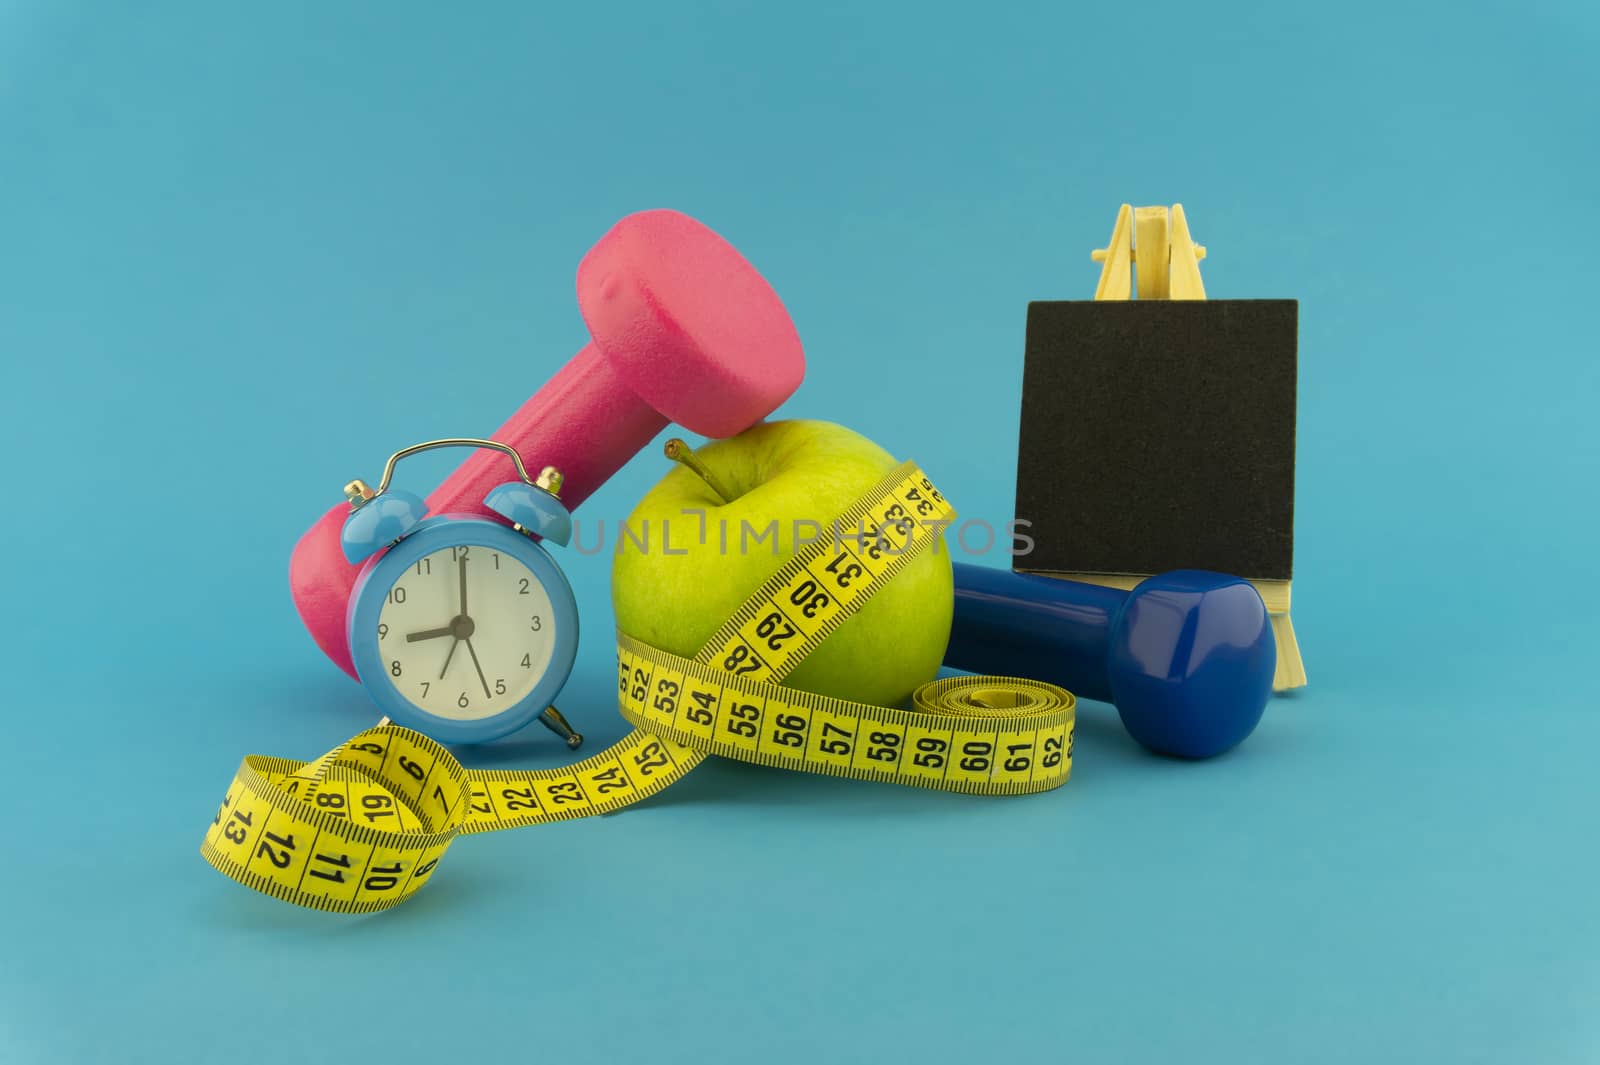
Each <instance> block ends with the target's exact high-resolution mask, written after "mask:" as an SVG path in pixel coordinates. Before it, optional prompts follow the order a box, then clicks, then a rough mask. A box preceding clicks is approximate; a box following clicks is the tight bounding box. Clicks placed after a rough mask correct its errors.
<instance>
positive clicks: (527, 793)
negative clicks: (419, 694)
mask: <svg viewBox="0 0 1600 1065" xmlns="http://www.w3.org/2000/svg"><path fill="white" fill-rule="evenodd" d="M954 516H955V511H954V509H953V508H951V506H950V504H949V503H948V502H947V501H946V500H945V498H944V496H943V495H941V494H940V493H939V491H938V490H937V489H936V488H935V487H934V486H933V483H932V482H931V481H929V480H928V478H927V477H926V476H924V475H923V473H922V471H921V470H920V469H918V468H917V467H916V466H915V465H913V464H911V463H905V464H903V465H901V466H900V467H898V468H897V469H895V470H894V471H892V472H891V473H890V474H889V475H888V476H886V477H885V478H884V479H883V480H882V481H881V482H879V483H878V485H877V486H875V487H874V488H873V489H872V491H870V492H868V493H867V494H866V495H865V496H863V497H862V498H861V499H859V500H857V501H856V502H855V503H854V504H853V505H852V506H851V507H850V509H848V510H846V511H845V512H844V514H842V515H841V516H840V517H839V518H838V519H836V521H835V523H834V526H833V528H835V529H851V530H860V531H861V533H860V534H859V535H857V536H856V538H855V539H854V540H853V541H852V540H850V539H844V538H838V539H836V540H835V541H834V542H829V541H826V540H817V541H814V542H812V543H810V544H808V545H807V546H806V547H805V549H804V550H802V551H801V552H799V553H798V554H796V555H795V556H793V557H792V558H790V559H789V561H788V562H786V563H785V564H784V565H783V566H782V567H781V568H780V569H779V570H778V571H777V572H776V573H775V574H773V575H772V577H770V578H769V579H768V580H767V581H766V582H765V583H764V584H762V586H761V587H760V588H759V589H757V590H756V591H755V592H754V593H753V594H752V595H751V596H750V598H749V599H747V600H746V601H745V603H744V604H743V605H742V606H741V607H740V608H739V609H738V610H737V611H735V612H734V614H733V616H732V617H730V618H729V619H728V620H727V621H726V622H725V623H724V624H723V626H722V627H721V628H720V629H718V630H717V632H716V634H715V635H713V636H712V638H711V639H710V640H708V641H707V642H706V645H705V646H704V647H703V648H701V650H700V653H699V654H697V655H696V656H695V657H694V658H693V659H687V658H682V657H680V656H678V655H674V654H669V653H668V652H666V651H662V650H660V649H658V648H654V647H650V646H648V645H646V644H643V643H640V642H639V641H638V640H635V639H632V638H631V637H629V636H626V635H624V634H622V633H618V635H617V700H618V704H619V707H620V709H621V711H622V716H623V717H625V718H627V719H628V721H630V722H631V723H632V724H633V725H634V726H636V727H635V731H633V732H631V733H629V734H628V735H627V736H626V737H624V738H623V739H622V740H621V741H620V742H618V743H617V744H615V745H614V746H612V747H610V748H607V749H606V750H604V751H602V752H600V753H599V754H597V755H595V756H594V757H592V758H587V759H585V760H584V761H582V762H578V763H577V764H575V765H571V766H566V767H564V768H561V769H547V770H536V771H531V770H489V771H480V770H468V769H465V768H463V767H462V765H461V763H459V762H458V761H456V759H455V758H454V757H452V756H451V754H450V752H449V751H447V750H445V749H444V748H443V747H441V746H440V745H439V744H437V743H435V742H434V741H433V740H430V739H429V738H428V737H426V736H424V735H422V734H421V733H419V732H415V731H413V730H411V729H408V728H403V727H401V726H399V725H381V726H379V727H377V728H371V729H367V730H366V731H364V732H361V733H358V734H356V735H355V736H352V737H351V738H350V739H349V740H347V741H346V742H345V743H343V744H342V745H340V746H339V747H337V748H335V749H334V750H332V751H329V752H328V753H327V754H325V755H323V756H322V757H321V758H318V759H317V760H316V761H314V762H298V761H292V760H289V759H283V758H266V757H262V756H260V755H251V756H249V757H247V758H245V760H244V763H243V764H242V765H241V766H240V767H239V771H238V773H236V774H235V775H234V778H233V784H232V785H231V786H230V787H229V788H228V792H227V796H226V797H225V798H224V799H223V801H222V807H221V808H220V809H219V810H218V811H217V816H216V817H215V819H213V821H212V823H211V827H210V828H209V829H208V830H207V831H206V837H205V842H204V843H203V844H202V845H201V847H200V853H201V854H202V855H203V856H204V857H205V859H206V861H208V862H210V863H211V864H212V865H213V866H215V867H216V868H217V869H219V870H220V871H221V872H222V873H224V874H225V875H227V876H229V877H231V878H233V879H234V880H237V881H238V882H239V883H241V884H244V885H246V886H247V887H252V888H255V889H256V890H257V891H261V892H264V893H266V894H268V895H272V896H274V897H275V898H279V899H283V900H285V901H287V902H292V903H295V904H297V905H300V906H308V907H311V908H313V909H319V910H333V911H337V912H340V913H371V912H374V911H377V910H383V909H388V908H389V907H391V906H394V905H396V904H397V903H400V902H403V901H405V899H407V898H408V897H410V896H411V894H412V893H414V892H415V891H416V890H417V889H418V888H420V887H422V886H423V885H424V884H426V883H427V882H428V881H429V879H431V878H432V876H433V873H434V871H435V869H437V867H438V864H439V860H440V859H441V858H442V857H443V856H444V853H445V851H446V850H447V849H448V848H449V846H450V843H451V841H452V840H453V839H454V838H455V837H456V836H458V835H463V834H467V833H472V832H490V831H494V830H496V829H502V828H516V827H519V826H521V825H532V824H539V823H541V822H545V821H558V820H567V819H571V818H577V817H588V816H591V815H593V814H601V813H608V812H610V811H613V810H620V809H622V808H623V807H625V806H629V805H631V804H633V803H636V802H638V801H639V800H641V799H644V798H646V797H648V796H650V795H654V794H655V793H656V792H658V791H660V790H662V789H663V788H665V787H667V786H668V785H669V784H671V783H673V782H674V781H676V780H678V779H679V778H680V777H682V776H683V775H684V774H686V773H688V772H689V770H691V769H693V768H694V767H695V766H696V765H698V764H699V763H700V761H701V760H702V759H703V758H705V757H706V756H707V755H710V754H719V755H722V756H723V757H726V758H737V759H739V760H740V761H745V762H757V763H759V764H761V765H769V766H778V767H781V768H784V769H801V770H807V771H810V772H814V773H827V774H830V775H833V776H843V777H854V778H856V779H859V780H882V781H889V782H893V783H898V784H909V785H912V786H915V787H924V788H938V789H942V790H945V791H960V792H969V793H972V794H979V795H1017V794H1023V793H1027V792H1037V791H1045V790H1048V789H1050V788H1054V787H1058V786H1059V785H1061V784H1063V783H1065V782H1066V780H1067V777H1068V775H1069V774H1070V773H1071V771H1072V735H1073V721H1074V700H1073V697H1072V695H1071V693H1069V692H1067V691H1064V690H1063V689H1061V688H1057V687H1055V686H1054V685H1050V684H1042V683H1039V682H1036V681H1030V680H1020V679H1015V678H1006V677H959V678H949V679H946V680H942V681H936V682H934V683H932V684H926V685H923V686H922V687H921V688H919V689H918V690H917V691H916V692H915V693H914V694H913V696H912V702H913V709H911V710H897V709H892V708H887V707H881V706H870V705H867V704H865V703H854V702H849V701H847V700H843V699H833V698H828V697H825V696H821V695H813V694H811V693H809V692H802V691H795V690H793V689H789V688H783V687H780V686H779V685H778V681H780V680H782V679H783V678H784V677H785V676H787V675H788V674H789V672H790V671H791V670H793V669H794V667H795V666H796V665H798V664H799V663H800V661H801V660H802V659H803V658H805V656H806V655H808V654H810V653H811V652H812V651H813V650H815V649H816V647H817V645H819V644H820V643H821V642H822V641H823V640H824V639H826V638H827V636H828V635H829V634H830V633H831V632H833V630H834V629H836V628H838V627H839V625H840V624H842V623H843V622H844V620H845V619H846V618H848V617H849V616H850V615H851V614H853V613H855V611H856V610H858V609H859V608H860V607H861V605H862V604H863V603H865V602H866V601H867V600H868V599H870V598H871V597H872V596H873V594H874V593H876V592H877V591H878V590H879V589H880V588H882V587H883V586H884V585H886V584H887V583H888V582H889V581H890V580H892V579H893V578H894V576H895V574H896V573H898V572H899V571H900V569H901V568H902V567H903V566H904V565H905V564H906V563H907V562H909V561H910V560H911V559H912V558H913V557H915V556H916V554H917V553H918V552H920V551H922V550H924V549H926V548H928V547H930V546H933V545H934V544H936V543H937V542H938V540H939V534H940V530H942V529H943V528H944V527H945V526H946V525H948V524H949V522H950V520H951V519H952V518H954Z"/></svg>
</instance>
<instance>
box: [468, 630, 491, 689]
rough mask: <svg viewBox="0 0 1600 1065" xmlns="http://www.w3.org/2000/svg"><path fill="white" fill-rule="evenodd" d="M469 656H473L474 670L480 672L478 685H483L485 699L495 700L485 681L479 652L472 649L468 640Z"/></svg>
mask: <svg viewBox="0 0 1600 1065" xmlns="http://www.w3.org/2000/svg"><path fill="white" fill-rule="evenodd" d="M467 654H469V655H471V656H472V668H473V669H476V670H477V671H478V683H479V684H482V685H483V697H484V698H485V699H493V698H494V696H492V695H490V694H489V682H488V681H486V680H484V679H483V667H482V666H480V665H478V652H476V651H474V650H473V649H472V640H471V639H468V640H467Z"/></svg>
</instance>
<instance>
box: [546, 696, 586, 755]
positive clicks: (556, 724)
mask: <svg viewBox="0 0 1600 1065" xmlns="http://www.w3.org/2000/svg"><path fill="white" fill-rule="evenodd" d="M539 720H540V721H542V722H544V727H545V728H547V729H549V730H550V731H551V732H554V733H555V734H556V735H557V736H560V737H561V738H562V739H564V740H566V741H567V747H568V748H569V749H571V750H574V751H575V750H577V749H578V748H579V747H581V746H583V735H582V734H581V733H579V732H576V731H574V730H573V728H572V726H571V725H570V724H568V722H567V719H566V718H565V717H564V716H562V713H561V711H560V710H557V709H556V708H555V707H553V706H552V707H550V708H548V709H547V710H545V712H544V713H542V714H540V715H539Z"/></svg>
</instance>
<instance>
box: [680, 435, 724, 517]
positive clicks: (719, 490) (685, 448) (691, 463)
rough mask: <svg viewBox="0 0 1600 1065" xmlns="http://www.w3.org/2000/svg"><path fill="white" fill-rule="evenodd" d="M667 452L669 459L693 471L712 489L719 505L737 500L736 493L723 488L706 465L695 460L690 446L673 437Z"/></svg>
mask: <svg viewBox="0 0 1600 1065" xmlns="http://www.w3.org/2000/svg"><path fill="white" fill-rule="evenodd" d="M666 452H667V458H669V459H671V460H672V461H673V462H676V463H678V464H679V465H680V466H687V467H689V469H691V470H693V471H694V472H695V475H696V476H697V477H699V478H700V479H701V480H702V481H704V482H705V483H706V487H707V488H709V489H711V494H712V495H714V496H716V497H717V502H718V503H722V504H726V503H728V502H729V501H730V500H732V499H734V498H735V495H736V493H733V492H729V491H727V490H726V489H725V488H723V486H722V485H721V484H720V483H719V482H718V481H717V478H716V477H715V476H714V475H713V474H712V472H711V471H710V470H708V469H706V465H705V463H703V462H701V461H700V460H699V459H697V458H695V454H694V452H693V451H692V450H690V448H689V445H688V444H686V443H684V442H683V441H682V440H680V439H678V438H677V437H673V438H672V439H671V440H668V441H667V447H666Z"/></svg>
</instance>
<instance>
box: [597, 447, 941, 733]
mask: <svg viewBox="0 0 1600 1065" xmlns="http://www.w3.org/2000/svg"><path fill="white" fill-rule="evenodd" d="M687 461H689V462H691V463H692V464H693V465H694V466H696V467H698V468H699V470H698V472H697V471H696V470H695V469H691V468H689V467H688V466H686V465H676V466H673V467H672V468H671V469H670V470H669V471H668V472H667V475H666V476H665V477H663V478H662V479H661V482H660V483H659V484H657V485H656V486H655V487H654V488H652V489H651V490H650V491H649V492H648V493H647V494H646V495H645V497H644V498H643V499H642V500H640V501H639V505H638V506H637V507H635V508H634V510H633V513H632V514H631V515H630V516H629V518H628V529H629V530H630V531H629V532H628V533H627V534H625V535H619V536H618V540H617V549H616V555H615V558H614V559H613V562H612V566H611V601H612V605H613V607H614V608H615V611H616V620H617V627H618V628H620V629H621V630H622V631H623V632H625V633H627V634H628V635H629V636H632V637H634V638H635V639H638V640H643V641H644V642H645V643H647V644H650V645H651V646H653V647H659V648H661V649H662V650H664V651H671V652H673V653H674V654H678V655H682V656H683V657H685V658H693V657H694V656H695V654H697V653H698V652H699V650H700V648H701V647H702V646H703V645H704V644H705V642H706V641H707V640H708V639H710V638H711V635H712V634H713V633H715V632H716V630H717V629H718V628H719V627H721V625H722V623H723V622H724V621H726V620H727V618H728V617H729V616H730V615H731V614H732V613H733V612H734V611H735V610H737V609H738V607H739V605H740V604H741V603H743V602H744V601H745V599H746V598H747V597H749V595H750V594H751V593H752V592H754V591H755V590H756V589H757V588H758V587H760V585H761V583H762V582H763V581H765V580H766V579H767V578H768V577H770V576H771V575H772V574H773V573H774V572H776V571H777V570H778V569H779V568H780V567H781V566H782V565H783V563H784V562H785V561H786V560H787V559H788V558H790V557H791V556H792V555H793V554H794V553H795V551H796V550H797V546H796V542H797V539H798V541H799V543H800V546H804V543H805V541H806V540H808V539H829V538H831V536H832V533H831V531H830V525H831V523H832V521H833V519H834V518H836V517H838V516H839V515H840V514H842V513H844V511H845V510H846V509H848V508H849V506H850V504H852V503H854V502H855V501H856V500H857V499H859V498H860V497H861V496H863V495H865V494H866V493H867V491H868V490H869V489H871V488H872V487H873V485H875V484H877V482H878V481H880V480H882V478H883V475H884V474H886V473H887V472H889V470H891V469H893V468H894V467H895V465H896V462H895V460H894V458H892V457H891V456H890V455H889V453H888V452H887V451H885V450H883V448H881V447H879V446H878V445H877V444H874V443H873V442H872V441H870V440H868V439H867V438H866V437H864V436H861V435H860V434H858V433H854V432H852V431H850V430H849V429H846V428H845V427H844V426H842V425H835V424H833V423H832V422H820V421H779V422H763V423H761V424H759V425H756V426H755V427H753V428H751V429H747V430H746V431H745V432H743V433H740V434H739V435H738V436H735V437H732V438H730V439H727V440H718V441H715V442H713V443H710V444H706V445H705V446H703V447H701V448H700V449H699V450H697V451H695V452H694V453H693V456H692V458H690V459H689V460H687ZM685 511H688V512H689V513H685ZM702 513H703V515H704V516H703V518H702V516H701V515H702ZM810 522H814V523H815V526H812V525H810V524H807V523H810ZM774 523H775V527H776V533H775V535H774V534H772V533H770V532H769V531H768V529H769V526H772V525H773V524H774ZM797 523H798V525H797ZM724 530H726V535H725V536H724ZM619 532H620V530H619ZM851 532H854V530H850V529H847V530H845V533H846V534H849V533H851ZM702 533H703V534H704V535H703V537H702ZM758 537H759V538H758ZM641 540H643V541H644V546H643V547H641ZM724 544H726V546H725V547H724ZM935 548H937V550H935ZM954 603H955V591H954V586H953V583H952V578H951V570H950V552H949V551H948V549H947V548H946V546H945V544H944V542H943V539H942V537H941V539H940V540H939V541H936V543H935V544H933V545H929V546H927V547H924V548H923V549H922V550H921V551H919V552H918V553H917V555H916V556H915V557H914V558H912V559H911V560H910V561H909V562H908V563H907V564H906V565H905V566H904V567H903V568H902V569H901V570H900V572H899V573H897V574H896V575H895V577H894V579H893V580H891V581H890V582H889V583H888V584H887V585H886V586H884V587H883V588H882V589H880V590H879V591H878V593H877V594H876V595H874V596H873V597H872V598H871V599H870V600H868V601H867V602H866V603H865V604H864V605H863V606H862V607H861V609H860V610H858V611H857V612H856V613H855V614H854V615H853V616H851V617H849V618H847V619H846V620H845V621H844V623H843V624H841V625H840V626H839V627H838V628H837V629H835V630H834V631H833V634H832V635H831V636H829V637H828V638H827V639H826V640H824V641H823V642H822V644H821V645H820V646H819V647H818V648H817V649H816V650H815V651H813V652H812V653H811V654H810V655H808V656H807V657H806V659H805V660H804V661H803V662H801V663H800V665H799V666H797V667H796V668H795V670H794V671H793V672H792V673H790V674H789V676H788V677H786V678H785V679H784V684H785V685H786V686H787V687H791V688H799V689H801V690H803V691H809V692H816V693H817V694H819V695H831V696H835V697H837V698H841V699H853V700H856V701H858V702H864V703H873V704H875V705H881V706H893V705H897V704H900V703H902V702H903V701H904V700H905V699H906V698H907V697H908V696H909V695H910V694H911V692H912V690H913V689H915V688H916V687H917V686H918V685H920V684H923V683H924V682H926V681H929V680H931V679H933V677H934V676H935V675H936V674H937V673H938V670H939V663H940V662H941V661H943V659H944V651H945V645H946V644H947V643H948V642H949V639H950V615H951V611H952V610H953V608H954Z"/></svg>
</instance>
